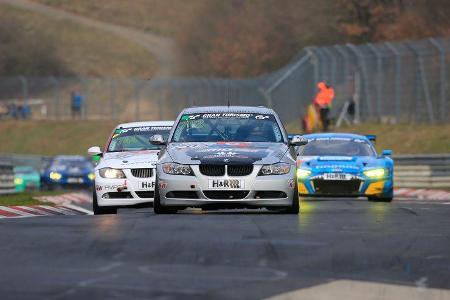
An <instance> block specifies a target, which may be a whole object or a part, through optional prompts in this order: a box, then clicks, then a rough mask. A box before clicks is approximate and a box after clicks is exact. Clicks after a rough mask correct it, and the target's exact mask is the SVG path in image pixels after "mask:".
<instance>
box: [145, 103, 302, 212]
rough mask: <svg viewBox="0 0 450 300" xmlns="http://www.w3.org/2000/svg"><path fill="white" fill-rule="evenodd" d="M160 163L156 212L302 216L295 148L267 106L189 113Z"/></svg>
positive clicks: (159, 141)
mask: <svg viewBox="0 0 450 300" xmlns="http://www.w3.org/2000/svg"><path fill="white" fill-rule="evenodd" d="M175 124H176V125H174V127H173V129H172V131H171V133H170V135H169V139H168V140H165V139H164V137H163V136H161V135H155V136H153V138H152V143H153V144H155V145H166V148H165V149H164V150H162V151H161V153H160V160H159V162H158V164H157V184H156V187H155V199H154V206H153V207H154V211H155V213H157V214H161V213H175V212H176V211H177V210H181V209H184V208H186V207H201V208H202V209H220V208H261V207H266V208H269V209H274V210H279V211H282V212H285V213H293V214H298V212H299V202H298V190H297V180H296V177H295V176H296V170H295V169H296V167H295V159H296V156H295V151H294V147H293V146H298V145H303V144H305V143H306V140H304V139H303V138H302V137H300V136H295V137H294V138H293V139H292V140H291V141H290V142H288V137H287V134H286V131H285V129H284V127H283V125H282V123H281V122H280V119H279V118H278V116H277V114H276V113H275V112H274V111H273V110H271V109H268V108H264V107H240V106H230V107H228V106H224V107H221V106H218V107H198V108H189V109H185V110H184V111H182V112H181V114H180V115H179V116H178V119H177V120H176V122H175Z"/></svg>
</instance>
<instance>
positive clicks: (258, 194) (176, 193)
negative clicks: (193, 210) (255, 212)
mask: <svg viewBox="0 0 450 300" xmlns="http://www.w3.org/2000/svg"><path fill="white" fill-rule="evenodd" d="M191 168H192V170H193V172H194V174H195V175H193V176H183V175H170V174H166V173H164V172H162V170H161V168H160V166H158V168H157V172H158V183H159V193H160V201H161V204H162V205H164V206H178V207H208V206H210V207H224V208H233V207H236V208H240V207H287V206H290V205H292V199H293V197H294V187H295V181H294V178H295V168H294V167H292V168H291V171H290V172H289V173H287V174H284V175H268V176H258V173H259V171H260V169H261V166H258V165H255V166H254V169H253V172H252V173H251V174H250V175H248V176H236V177H229V176H220V177H215V176H205V175H203V174H201V172H200V171H199V167H198V165H191ZM228 179H231V180H241V181H242V182H243V187H242V188H240V189H234V188H224V189H217V188H212V187H210V183H211V181H214V180H228Z"/></svg>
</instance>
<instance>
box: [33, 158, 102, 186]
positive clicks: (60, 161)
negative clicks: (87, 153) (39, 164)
mask: <svg viewBox="0 0 450 300" xmlns="http://www.w3.org/2000/svg"><path fill="white" fill-rule="evenodd" d="M93 167H94V166H93V165H92V163H91V162H90V160H89V159H87V158H86V157H83V156H75V155H73V156H70V155H61V156H56V157H55V158H54V159H53V160H52V161H51V162H50V164H49V165H48V167H47V168H46V169H45V170H44V172H43V174H42V176H41V182H42V186H43V187H44V188H46V189H50V190H52V189H55V188H70V187H91V186H92V185H93V183H94V169H93Z"/></svg>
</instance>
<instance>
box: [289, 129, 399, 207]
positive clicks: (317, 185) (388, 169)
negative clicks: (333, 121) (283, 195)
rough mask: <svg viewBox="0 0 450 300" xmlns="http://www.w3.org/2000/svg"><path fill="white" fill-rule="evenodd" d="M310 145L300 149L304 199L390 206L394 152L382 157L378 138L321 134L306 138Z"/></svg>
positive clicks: (300, 175) (299, 161)
mask: <svg viewBox="0 0 450 300" xmlns="http://www.w3.org/2000/svg"><path fill="white" fill-rule="evenodd" d="M303 137H304V138H306V139H307V140H308V144H306V145H304V146H300V147H299V148H298V149H297V153H298V157H297V181H298V190H299V195H300V196H305V197H320V196H323V197H368V199H369V201H380V202H390V201H392V198H393V185H394V184H393V177H394V174H393V173H394V162H393V160H392V159H391V158H390V157H389V156H390V155H391V154H392V151H390V150H384V151H383V152H382V154H381V155H377V152H376V150H375V148H374V146H373V144H372V143H373V142H375V136H364V135H357V134H348V133H317V134H307V135H304V136H303Z"/></svg>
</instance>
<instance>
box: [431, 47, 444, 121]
mask: <svg viewBox="0 0 450 300" xmlns="http://www.w3.org/2000/svg"><path fill="white" fill-rule="evenodd" d="M429 41H430V43H431V44H432V45H433V46H434V47H436V49H437V50H438V52H439V78H440V79H439V80H440V85H439V97H440V98H441V107H440V109H439V111H440V119H441V122H445V121H447V119H448V113H447V105H446V104H447V103H446V102H447V95H446V93H447V63H446V60H445V56H446V53H445V52H446V51H445V48H444V47H442V45H441V44H439V42H438V41H437V40H436V39H434V38H429Z"/></svg>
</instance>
